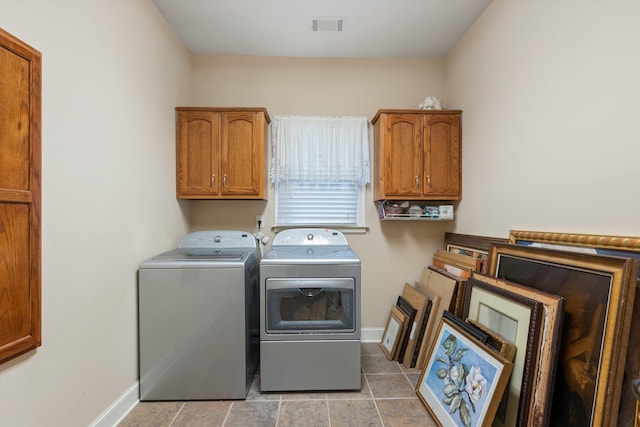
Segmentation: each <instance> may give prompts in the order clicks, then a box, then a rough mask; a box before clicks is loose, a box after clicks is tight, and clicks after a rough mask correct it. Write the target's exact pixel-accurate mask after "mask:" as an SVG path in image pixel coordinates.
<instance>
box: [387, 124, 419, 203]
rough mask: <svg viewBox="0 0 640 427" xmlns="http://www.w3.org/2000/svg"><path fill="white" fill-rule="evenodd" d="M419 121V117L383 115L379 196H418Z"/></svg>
mask: <svg viewBox="0 0 640 427" xmlns="http://www.w3.org/2000/svg"><path fill="white" fill-rule="evenodd" d="M421 128H422V119H421V116H420V115H419V114H387V115H386V120H385V124H384V126H383V129H381V132H383V136H382V143H383V144H384V150H383V160H382V161H383V164H382V167H381V171H382V173H383V174H384V177H383V194H382V196H383V197H407V198H415V197H420V196H421V194H422V131H421Z"/></svg>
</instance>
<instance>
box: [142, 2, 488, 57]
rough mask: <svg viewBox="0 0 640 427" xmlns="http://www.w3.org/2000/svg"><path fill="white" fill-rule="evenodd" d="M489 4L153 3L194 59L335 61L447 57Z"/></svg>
mask: <svg viewBox="0 0 640 427" xmlns="http://www.w3.org/2000/svg"><path fill="white" fill-rule="evenodd" d="M490 2H491V0H153V3H154V4H155V5H156V7H157V8H158V10H159V11H160V13H161V14H162V15H163V16H164V17H165V19H166V20H167V22H168V23H169V25H170V26H171V27H172V28H173V30H174V31H175V33H176V34H177V35H178V37H179V38H180V39H181V40H182V42H183V43H184V45H185V46H186V48H187V49H188V50H189V52H191V53H192V54H193V55H249V56H293V57H335V58H343V57H344V58H349V57H351V58H388V57H441V56H445V55H446V54H447V53H448V52H449V51H450V50H451V49H452V48H453V46H455V44H456V43H457V41H458V40H459V39H460V38H461V37H462V35H463V34H464V33H465V32H466V31H467V29H468V28H469V27H470V26H471V25H472V24H473V23H474V22H475V20H476V19H477V18H478V16H480V14H481V13H482V12H483V11H484V10H485V9H486V8H487V6H488V5H489V3H490ZM314 19H316V20H317V24H318V25H317V26H318V30H319V31H313V28H312V27H313V20H314ZM339 20H342V31H335V30H336V29H337V28H338V24H337V22H338V21H339Z"/></svg>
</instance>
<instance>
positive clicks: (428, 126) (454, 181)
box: [422, 114, 461, 200]
mask: <svg viewBox="0 0 640 427" xmlns="http://www.w3.org/2000/svg"><path fill="white" fill-rule="evenodd" d="M423 159H424V167H423V169H424V176H423V183H422V188H423V193H424V196H425V197H426V198H429V199H436V200H459V199H460V180H461V173H460V171H461V168H460V115H459V114H447V115H444V114H427V115H425V126H424V155H423Z"/></svg>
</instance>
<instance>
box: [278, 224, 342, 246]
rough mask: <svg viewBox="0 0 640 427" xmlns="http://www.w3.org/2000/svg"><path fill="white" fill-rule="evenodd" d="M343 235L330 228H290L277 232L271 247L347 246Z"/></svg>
mask: <svg viewBox="0 0 640 427" xmlns="http://www.w3.org/2000/svg"><path fill="white" fill-rule="evenodd" d="M348 245H349V243H348V242H347V238H346V237H345V236H344V234H343V233H341V232H340V231H337V230H332V229H330V228H292V229H290V230H283V231H281V232H279V233H278V234H277V235H276V237H275V238H274V239H273V243H272V244H271V246H348Z"/></svg>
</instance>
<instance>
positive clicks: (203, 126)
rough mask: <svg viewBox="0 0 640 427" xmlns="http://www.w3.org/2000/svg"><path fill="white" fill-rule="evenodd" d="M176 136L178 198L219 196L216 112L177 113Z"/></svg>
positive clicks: (219, 178) (218, 149) (218, 150)
mask: <svg viewBox="0 0 640 427" xmlns="http://www.w3.org/2000/svg"><path fill="white" fill-rule="evenodd" d="M177 134H178V135H177V139H176V141H177V146H176V160H177V165H176V167H177V180H178V183H177V192H178V194H177V195H178V197H179V198H181V197H182V198H207V197H211V196H216V195H218V194H220V190H219V189H220V185H221V184H220V181H221V177H220V176H219V175H220V174H219V172H218V164H219V152H220V148H219V144H220V143H219V125H218V113H216V112H210V111H193V112H190V111H180V112H178V114H177Z"/></svg>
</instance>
